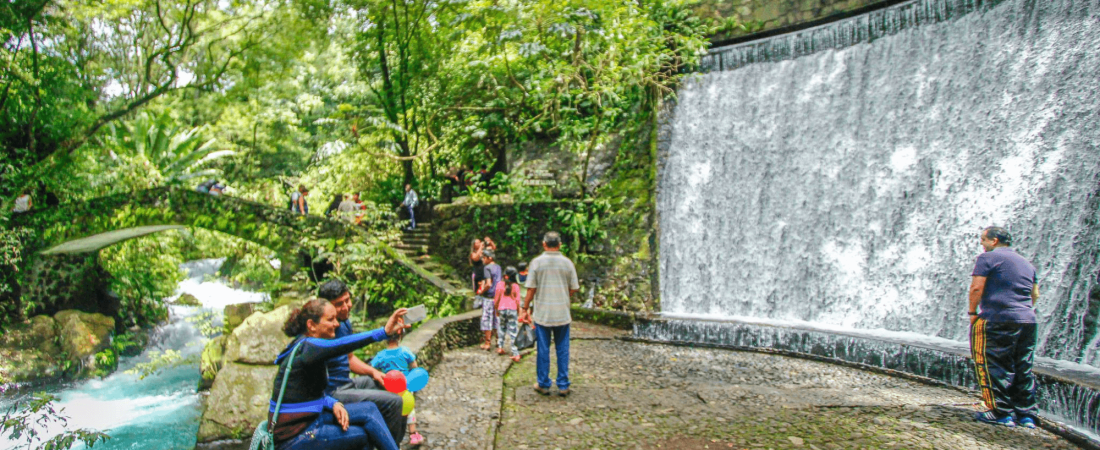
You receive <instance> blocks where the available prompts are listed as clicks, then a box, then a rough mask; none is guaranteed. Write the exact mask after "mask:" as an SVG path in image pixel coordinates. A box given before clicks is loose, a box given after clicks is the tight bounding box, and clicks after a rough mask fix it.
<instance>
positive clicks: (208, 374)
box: [199, 334, 229, 391]
mask: <svg viewBox="0 0 1100 450" xmlns="http://www.w3.org/2000/svg"><path fill="white" fill-rule="evenodd" d="M228 339H229V336H226V335H224V334H223V335H221V336H218V337H216V338H214V339H211V340H210V342H207V343H206V347H203V349H202V358H201V359H200V360H199V371H201V372H202V379H201V380H199V390H200V391H205V390H207V389H210V387H211V386H213V385H214V379H215V378H216V377H217V376H218V371H220V370H221V369H222V364H224V363H225V342H226V340H228Z"/></svg>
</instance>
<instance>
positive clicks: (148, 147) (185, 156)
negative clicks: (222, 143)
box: [105, 111, 235, 187]
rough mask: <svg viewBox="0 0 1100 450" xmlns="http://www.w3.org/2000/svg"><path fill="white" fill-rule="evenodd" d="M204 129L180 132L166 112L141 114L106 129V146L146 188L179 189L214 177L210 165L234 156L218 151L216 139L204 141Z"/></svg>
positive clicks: (228, 151) (179, 128)
mask: <svg viewBox="0 0 1100 450" xmlns="http://www.w3.org/2000/svg"><path fill="white" fill-rule="evenodd" d="M207 128H208V127H207V126H206V125H203V126H200V127H194V128H183V127H181V126H179V125H177V124H176V123H175V121H174V120H173V119H172V117H171V116H170V115H169V114H168V112H167V111H166V112H164V113H161V114H160V115H159V116H157V115H154V114H152V113H149V112H143V113H141V114H138V116H137V117H136V118H134V119H133V120H131V121H128V122H125V123H121V124H113V123H112V124H110V125H108V133H107V137H106V139H105V144H106V145H107V146H108V147H109V148H110V149H111V151H112V156H113V157H114V158H116V159H117V160H118V161H119V162H120V163H122V164H123V165H126V166H129V167H130V168H132V169H133V170H134V171H135V172H136V173H141V174H142V175H143V176H142V178H144V179H145V180H146V183H147V184H148V187H158V186H179V185H183V184H185V183H187V182H188V181H190V180H192V179H195V178H199V179H206V178H209V177H213V176H215V175H217V174H218V173H219V170H217V169H216V168H211V167H209V165H210V163H212V162H213V161H216V160H218V159H220V158H224V157H226V156H229V155H233V154H234V153H235V152H234V151H232V150H218V149H217V148H216V147H215V146H214V143H215V141H216V140H215V139H209V140H204V137H203V134H204V133H205V132H206V131H207Z"/></svg>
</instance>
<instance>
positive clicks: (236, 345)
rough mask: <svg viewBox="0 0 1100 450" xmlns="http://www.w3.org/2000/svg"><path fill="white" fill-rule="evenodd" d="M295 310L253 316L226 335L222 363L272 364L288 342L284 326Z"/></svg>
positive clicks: (291, 308) (287, 309)
mask: <svg viewBox="0 0 1100 450" xmlns="http://www.w3.org/2000/svg"><path fill="white" fill-rule="evenodd" d="M293 310H294V307H292V306H291V305H286V306H280V307H278V308H275V310H274V311H271V312H269V313H254V314H252V315H251V316H248V318H247V319H245V320H244V322H242V323H241V325H240V326H238V327H237V328H235V329H234V330H233V333H232V334H230V335H229V338H228V339H227V340H226V345H225V360H226V361H227V362H230V361H231V362H238V363H245V364H272V363H273V362H274V361H275V357H276V356H278V355H279V353H280V352H282V351H283V349H284V348H285V347H286V344H287V343H289V342H290V340H291V338H289V337H287V336H286V335H285V334H283V323H285V322H286V319H287V318H288V317H290V313H291V311H293Z"/></svg>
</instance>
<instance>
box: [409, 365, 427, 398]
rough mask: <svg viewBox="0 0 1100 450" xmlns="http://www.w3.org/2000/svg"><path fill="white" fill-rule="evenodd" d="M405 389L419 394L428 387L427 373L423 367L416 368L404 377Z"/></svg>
mask: <svg viewBox="0 0 1100 450" xmlns="http://www.w3.org/2000/svg"><path fill="white" fill-rule="evenodd" d="M405 383H406V388H407V389H408V390H410V391H412V392H419V391H420V390H421V389H424V386H427V385H428V371H427V370H424V368H423V367H417V368H415V369H413V370H410V371H409V374H408V375H405Z"/></svg>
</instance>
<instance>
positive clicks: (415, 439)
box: [409, 433, 424, 445]
mask: <svg viewBox="0 0 1100 450" xmlns="http://www.w3.org/2000/svg"><path fill="white" fill-rule="evenodd" d="M423 443H424V436H421V435H420V433H413V434H411V435H409V445H420V444H423Z"/></svg>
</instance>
